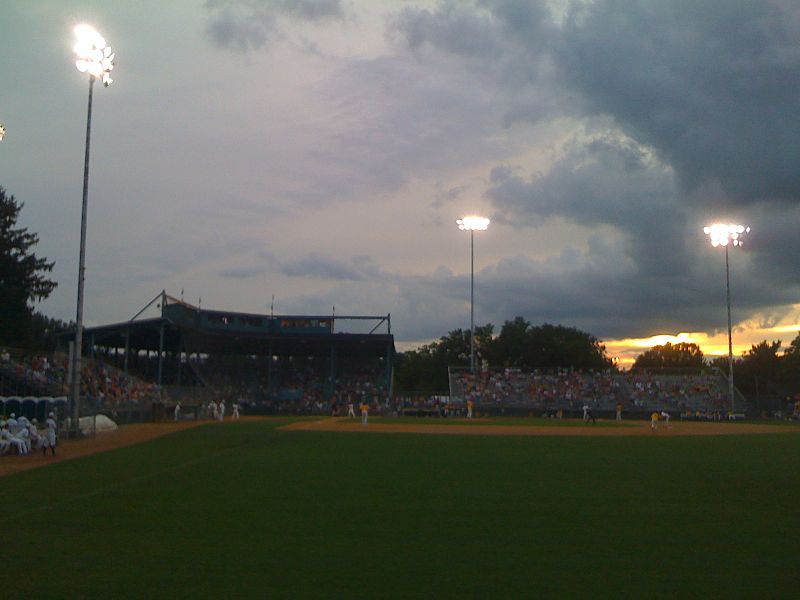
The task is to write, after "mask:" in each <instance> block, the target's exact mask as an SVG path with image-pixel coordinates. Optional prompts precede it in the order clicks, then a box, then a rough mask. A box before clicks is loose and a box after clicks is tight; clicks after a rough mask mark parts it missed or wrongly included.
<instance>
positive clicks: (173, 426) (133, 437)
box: [0, 421, 209, 477]
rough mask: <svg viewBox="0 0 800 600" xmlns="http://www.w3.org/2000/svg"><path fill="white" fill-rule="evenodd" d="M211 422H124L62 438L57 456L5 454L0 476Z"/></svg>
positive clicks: (39, 452)
mask: <svg viewBox="0 0 800 600" xmlns="http://www.w3.org/2000/svg"><path fill="white" fill-rule="evenodd" d="M208 422H209V421H182V422H180V423H173V422H164V423H137V424H134V425H124V426H122V427H120V428H119V429H115V430H113V431H106V432H103V433H98V434H97V435H96V436H95V437H89V438H84V439H82V440H64V441H61V440H59V442H58V447H57V448H56V455H55V456H50V454H49V453H48V455H47V456H42V453H41V451H38V452H37V451H36V450H34V451H33V452H32V453H31V454H29V455H28V456H16V455H6V456H0V477H3V476H4V475H10V474H12V473H18V472H20V471H27V470H28V469H35V468H37V467H43V466H45V465H49V464H52V463H56V462H61V461H62V460H71V459H73V458H78V457H81V456H88V455H90V454H97V453H98V452H106V451H107V450H114V449H116V448H122V447H124V446H132V445H134V444H140V443H142V442H147V441H149V440H153V439H155V438H159V437H161V436H164V435H169V434H170V433H175V432H176V431H183V430H184V429H190V428H192V427H197V426H198V425H204V424H206V423H208Z"/></svg>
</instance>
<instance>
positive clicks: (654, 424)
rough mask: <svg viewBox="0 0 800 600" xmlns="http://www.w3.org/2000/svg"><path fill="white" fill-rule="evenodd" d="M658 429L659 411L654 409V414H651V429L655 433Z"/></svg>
mask: <svg viewBox="0 0 800 600" xmlns="http://www.w3.org/2000/svg"><path fill="white" fill-rule="evenodd" d="M656 429H658V413H657V412H656V411H653V414H651V415H650V431H652V432H653V433H655V431H656Z"/></svg>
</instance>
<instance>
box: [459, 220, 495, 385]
mask: <svg viewBox="0 0 800 600" xmlns="http://www.w3.org/2000/svg"><path fill="white" fill-rule="evenodd" d="M489 223H490V221H489V219H487V218H486V217H479V216H478V215H467V216H466V217H461V218H460V219H456V224H457V225H458V228H459V229H460V230H461V231H469V262H470V269H469V368H470V372H472V373H475V232H476V231H486V230H487V229H488V228H489Z"/></svg>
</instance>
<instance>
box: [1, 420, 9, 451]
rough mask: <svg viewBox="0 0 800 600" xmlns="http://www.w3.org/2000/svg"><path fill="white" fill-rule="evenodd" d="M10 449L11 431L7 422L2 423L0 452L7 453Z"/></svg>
mask: <svg viewBox="0 0 800 600" xmlns="http://www.w3.org/2000/svg"><path fill="white" fill-rule="evenodd" d="M10 449H11V432H10V431H9V430H8V424H7V423H3V426H2V427H0V454H8V451H9V450H10Z"/></svg>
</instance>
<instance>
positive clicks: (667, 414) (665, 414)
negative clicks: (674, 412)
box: [661, 410, 669, 427]
mask: <svg viewBox="0 0 800 600" xmlns="http://www.w3.org/2000/svg"><path fill="white" fill-rule="evenodd" d="M661 416H662V417H664V422H665V423H666V424H667V427H669V413H668V412H667V411H665V410H662V411H661Z"/></svg>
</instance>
